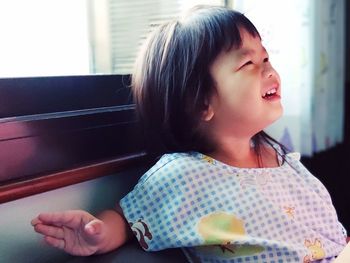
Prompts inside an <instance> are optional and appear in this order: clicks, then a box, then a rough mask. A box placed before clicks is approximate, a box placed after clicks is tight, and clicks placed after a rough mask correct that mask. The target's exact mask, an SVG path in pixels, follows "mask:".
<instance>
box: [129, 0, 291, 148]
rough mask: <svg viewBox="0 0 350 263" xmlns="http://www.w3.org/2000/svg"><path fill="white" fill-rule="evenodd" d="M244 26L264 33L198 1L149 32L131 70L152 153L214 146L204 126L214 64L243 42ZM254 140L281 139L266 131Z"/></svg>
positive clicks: (231, 12) (253, 32) (240, 18)
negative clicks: (225, 51)
mask: <svg viewBox="0 0 350 263" xmlns="http://www.w3.org/2000/svg"><path fill="white" fill-rule="evenodd" d="M240 29H245V30H246V31H247V32H248V33H249V34H250V35H252V36H253V37H259V38H260V35H259V32H258V30H257V29H256V28H255V26H254V25H253V24H252V23H251V22H250V21H249V19H248V18H246V17H245V16H244V15H243V14H241V13H240V12H237V11H234V10H232V9H228V8H224V7H214V6H196V7H194V8H192V9H190V10H189V11H188V12H187V14H185V15H184V16H182V17H180V18H179V19H177V20H173V21H171V22H168V23H165V24H163V25H161V26H160V27H158V28H157V29H156V30H155V31H154V32H153V33H152V34H151V35H150V37H149V38H148V40H147V42H146V44H145V45H144V46H143V49H142V50H141V52H140V53H139V57H138V58H137V60H136V63H135V68H134V73H133V75H132V88H133V92H134V99H135V103H136V109H137V113H138V116H139V118H140V121H141V124H142V128H143V130H144V132H145V137H146V141H147V143H148V145H147V149H148V150H149V152H150V153H152V154H155V155H161V154H163V153H167V152H183V151H199V152H203V153H205V152H209V151H211V150H212V149H213V146H212V145H211V143H210V141H209V140H208V139H207V138H206V136H205V135H204V133H203V131H202V130H201V129H200V127H201V125H200V123H201V118H202V113H203V111H204V110H205V109H206V108H207V101H208V100H209V98H210V97H211V95H212V94H213V92H214V87H215V85H214V81H213V79H212V76H211V75H210V73H209V68H210V66H211V65H212V63H213V62H214V60H215V58H216V57H217V56H218V54H219V53H220V52H221V51H223V50H224V49H227V50H229V49H230V48H239V47H240V46H241V45H242V38H241V35H240ZM252 140H253V143H254V147H255V150H256V151H257V152H259V151H260V150H259V149H260V145H261V143H262V142H267V143H269V144H271V145H272V144H273V143H277V144H279V143H278V142H277V141H275V140H274V139H273V138H271V137H270V136H268V135H267V134H266V133H265V132H264V131H261V132H259V133H258V134H256V135H255V136H254V137H253V138H252ZM281 147H282V149H284V148H283V146H282V145H281Z"/></svg>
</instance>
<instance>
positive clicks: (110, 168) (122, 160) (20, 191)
mask: <svg viewBox="0 0 350 263" xmlns="http://www.w3.org/2000/svg"><path fill="white" fill-rule="evenodd" d="M148 162H149V160H148V159H147V156H146V154H145V153H144V152H140V153H134V154H130V155H125V156H120V157H118V158H115V159H111V160H105V161H100V162H98V163H92V164H89V165H85V166H82V167H77V168H74V169H69V170H65V171H61V172H57V173H52V174H45V175H42V176H40V177H37V178H32V179H27V180H24V181H19V182H16V183H12V184H6V185H3V186H1V185H0V204H1V203H4V202H9V201H13V200H16V199H19V198H23V197H26V196H30V195H34V194H38V193H42V192H46V191H49V190H53V189H57V188H60V187H64V186H67V185H71V184H75V183H80V182H83V181H87V180H90V179H95V178H98V177H101V176H105V175H110V174H112V173H116V172H120V171H123V170H125V169H128V168H133V167H137V166H140V165H141V164H145V163H148Z"/></svg>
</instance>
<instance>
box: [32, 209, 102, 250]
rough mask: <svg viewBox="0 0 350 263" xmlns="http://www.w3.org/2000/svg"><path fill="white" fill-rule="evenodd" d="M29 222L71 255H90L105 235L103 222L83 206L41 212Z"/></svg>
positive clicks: (49, 242) (51, 242)
mask: <svg viewBox="0 0 350 263" xmlns="http://www.w3.org/2000/svg"><path fill="white" fill-rule="evenodd" d="M31 224H32V226H34V230H35V231H36V232H38V233H40V234H42V235H44V240H45V242H46V243H48V244H49V245H51V246H53V247H56V248H59V249H62V250H64V251H66V252H67V253H69V254H71V255H76V256H89V255H92V254H94V253H96V252H98V251H99V250H100V248H101V246H102V245H103V244H104V242H105V239H106V232H107V231H106V226H105V223H104V222H103V221H101V220H99V219H98V218H96V217H94V216H92V215H91V214H89V213H88V212H85V211H82V210H71V211H64V212H55V213H42V214H39V215H38V216H37V217H36V218H34V219H33V220H32V221H31Z"/></svg>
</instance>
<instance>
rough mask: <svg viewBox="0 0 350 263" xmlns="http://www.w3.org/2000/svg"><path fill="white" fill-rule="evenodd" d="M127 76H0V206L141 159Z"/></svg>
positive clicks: (139, 134) (143, 155) (144, 158)
mask: <svg viewBox="0 0 350 263" xmlns="http://www.w3.org/2000/svg"><path fill="white" fill-rule="evenodd" d="M129 79H130V76H129V75H89V76H62V77H33V78H14V79H0V98H3V103H2V104H1V106H0V114H1V118H0V163H2V167H1V168H0V203H2V202H7V201H11V200H15V199H18V198H21V197H25V196H28V195H32V194H36V193H41V192H44V191H48V190H52V189H55V188H59V187H62V186H66V185H70V184H74V183H79V182H82V181H85V180H91V179H94V178H97V177H99V176H103V175H107V174H110V173H114V172H117V171H121V170H123V169H127V168H131V167H135V165H141V163H146V161H147V154H146V153H145V151H144V140H143V134H142V130H141V129H139V126H138V125H139V124H138V120H137V118H136V116H135V107H134V104H133V102H132V96H131V91H130V88H129V82H130V81H129Z"/></svg>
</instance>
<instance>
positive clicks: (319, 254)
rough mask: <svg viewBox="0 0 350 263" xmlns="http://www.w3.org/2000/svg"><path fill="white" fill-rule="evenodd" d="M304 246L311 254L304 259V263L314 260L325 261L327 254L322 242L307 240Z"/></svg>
mask: <svg viewBox="0 0 350 263" xmlns="http://www.w3.org/2000/svg"><path fill="white" fill-rule="evenodd" d="M304 245H305V246H306V247H307V249H308V250H309V252H310V254H309V255H306V256H305V257H304V263H309V262H312V261H314V260H319V259H323V258H324V257H325V256H326V253H325V251H324V249H323V245H322V243H321V241H320V240H319V239H318V238H316V239H315V241H314V242H312V241H310V240H309V239H306V240H305V242H304Z"/></svg>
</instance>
